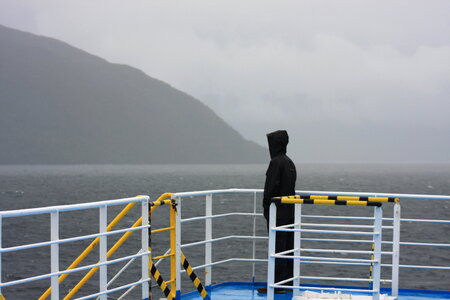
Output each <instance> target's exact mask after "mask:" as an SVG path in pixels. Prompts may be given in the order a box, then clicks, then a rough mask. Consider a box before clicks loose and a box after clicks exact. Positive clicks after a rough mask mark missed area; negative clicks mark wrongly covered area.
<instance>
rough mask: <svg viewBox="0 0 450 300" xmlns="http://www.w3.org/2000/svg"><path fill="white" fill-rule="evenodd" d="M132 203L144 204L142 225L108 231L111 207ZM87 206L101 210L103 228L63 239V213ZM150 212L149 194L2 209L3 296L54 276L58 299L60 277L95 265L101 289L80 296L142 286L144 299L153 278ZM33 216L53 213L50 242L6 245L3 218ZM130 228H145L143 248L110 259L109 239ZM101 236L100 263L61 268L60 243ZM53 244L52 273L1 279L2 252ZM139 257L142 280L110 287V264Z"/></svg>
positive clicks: (103, 295)
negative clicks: (5, 291) (150, 269)
mask: <svg viewBox="0 0 450 300" xmlns="http://www.w3.org/2000/svg"><path fill="white" fill-rule="evenodd" d="M129 203H141V216H142V225H141V226H137V227H134V228H126V229H120V230H113V231H107V209H108V207H110V206H116V205H123V204H129ZM87 209H98V210H99V230H98V233H95V234H90V235H83V236H77V237H73V238H66V239H60V237H59V228H60V223H61V222H63V221H64V220H60V213H61V212H70V211H79V210H87ZM148 214H149V197H148V196H137V197H132V198H124V199H117V200H109V201H98V202H90V203H81V204H73V205H61V206H51V207H43V208H31V209H21V210H10V211H2V212H0V295H1V294H2V288H5V287H9V286H13V285H19V284H25V283H28V282H32V281H36V280H41V279H48V278H50V285H51V289H52V290H51V299H52V300H56V299H59V298H60V293H59V283H58V277H59V276H60V275H63V274H67V273H74V272H80V271H83V270H88V269H92V268H95V267H99V290H98V293H95V294H91V295H88V296H84V297H81V298H78V299H91V298H95V297H99V299H101V300H106V299H107V294H109V293H112V292H116V291H119V290H123V289H126V288H128V287H130V286H135V285H141V286H142V299H148V298H149V288H148V284H149V283H148V282H149V281H150V278H149V276H148V271H147V268H148V256H149V254H150V252H149V251H147V250H148V246H149V240H148V232H149V228H150V225H149V223H148ZM32 215H50V240H49V241H46V242H40V243H32V244H23V245H19V246H14V247H6V248H3V247H2V245H1V232H3V228H2V220H3V219H5V218H14V217H23V216H32ZM128 231H141V247H142V249H145V250H142V249H141V251H139V252H138V253H136V254H133V255H128V256H122V257H119V258H116V259H113V260H107V256H106V254H107V238H108V236H110V235H113V234H119V233H124V232H128ZM97 237H99V238H100V242H99V262H98V263H96V264H91V265H86V266H82V267H77V268H73V269H70V270H64V271H61V270H60V266H59V261H60V253H59V245H60V244H63V243H69V242H75V241H80V240H88V239H89V240H90V239H93V238H97ZM44 246H50V273H47V274H42V275H37V276H31V277H27V278H23V279H19V280H13V281H7V282H1V278H2V276H1V274H2V271H3V270H2V269H1V261H2V257H1V256H2V254H3V253H8V252H16V251H21V250H26V249H32V248H36V247H44ZM136 258H141V264H142V274H141V275H142V278H141V279H140V280H138V281H135V282H132V283H129V284H126V285H123V286H120V287H116V288H113V289H108V286H107V272H108V270H107V267H108V265H111V264H114V263H118V262H122V261H128V260H133V259H136Z"/></svg>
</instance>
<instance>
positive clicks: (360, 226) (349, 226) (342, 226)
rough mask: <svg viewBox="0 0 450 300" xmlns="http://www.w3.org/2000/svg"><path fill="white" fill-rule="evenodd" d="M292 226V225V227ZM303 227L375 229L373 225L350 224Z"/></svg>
mask: <svg viewBox="0 0 450 300" xmlns="http://www.w3.org/2000/svg"><path fill="white" fill-rule="evenodd" d="M291 226H292V225H291ZM301 226H302V227H303V226H311V227H341V228H375V226H373V225H349V224H319V223H303V222H302V223H301Z"/></svg>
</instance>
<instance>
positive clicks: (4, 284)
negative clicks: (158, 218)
mask: <svg viewBox="0 0 450 300" xmlns="http://www.w3.org/2000/svg"><path fill="white" fill-rule="evenodd" d="M149 254H151V252H150V251H146V252H142V253H139V254H135V255H130V256H124V257H120V258H116V259H114V260H109V261H106V262H103V263H96V264H92V265H87V266H83V267H78V268H74V269H70V270H64V271H59V272H55V273H48V274H44V275H38V276H33V277H28V278H23V279H19V280H14V281H8V282H2V283H1V284H0V288H3V287H7V286H12V285H17V284H22V283H27V282H31V281H36V280H41V279H47V278H50V277H52V276H60V275H62V274H66V273H75V272H79V271H84V270H89V269H92V268H96V267H100V266H104V265H111V264H115V263H118V262H121V261H125V260H129V259H132V258H135V257H141V256H144V255H149Z"/></svg>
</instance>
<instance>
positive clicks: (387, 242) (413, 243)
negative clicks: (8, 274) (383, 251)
mask: <svg viewBox="0 0 450 300" xmlns="http://www.w3.org/2000/svg"><path fill="white" fill-rule="evenodd" d="M383 244H392V242H391V241H383ZM400 245H401V246H424V247H450V244H439V243H416V242H400Z"/></svg>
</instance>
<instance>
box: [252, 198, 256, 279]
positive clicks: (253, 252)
mask: <svg viewBox="0 0 450 300" xmlns="http://www.w3.org/2000/svg"><path fill="white" fill-rule="evenodd" d="M255 237H256V192H253V244H252V260H253V262H252V283H253V284H254V283H255V258H256V239H255Z"/></svg>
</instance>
